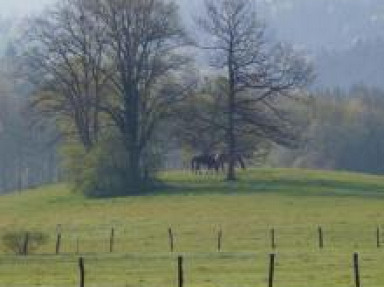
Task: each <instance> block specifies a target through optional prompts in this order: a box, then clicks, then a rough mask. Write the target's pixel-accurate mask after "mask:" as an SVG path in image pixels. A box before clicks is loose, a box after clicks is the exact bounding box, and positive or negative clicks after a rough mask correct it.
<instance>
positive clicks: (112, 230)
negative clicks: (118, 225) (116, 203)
mask: <svg viewBox="0 0 384 287" xmlns="http://www.w3.org/2000/svg"><path fill="white" fill-rule="evenodd" d="M114 242H115V229H114V228H113V227H112V229H111V235H110V238H109V253H112V252H113V245H114Z"/></svg>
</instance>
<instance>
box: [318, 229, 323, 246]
mask: <svg viewBox="0 0 384 287" xmlns="http://www.w3.org/2000/svg"><path fill="white" fill-rule="evenodd" d="M317 231H318V234H319V248H320V249H323V248H324V235H323V229H322V228H321V226H319V227H318V229H317Z"/></svg>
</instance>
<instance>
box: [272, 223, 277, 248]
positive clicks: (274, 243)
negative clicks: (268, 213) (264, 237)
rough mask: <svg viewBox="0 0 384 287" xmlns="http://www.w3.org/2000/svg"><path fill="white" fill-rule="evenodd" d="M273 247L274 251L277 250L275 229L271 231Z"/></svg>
mask: <svg viewBox="0 0 384 287" xmlns="http://www.w3.org/2000/svg"><path fill="white" fill-rule="evenodd" d="M271 247H272V249H276V234H275V229H274V228H272V229H271Z"/></svg>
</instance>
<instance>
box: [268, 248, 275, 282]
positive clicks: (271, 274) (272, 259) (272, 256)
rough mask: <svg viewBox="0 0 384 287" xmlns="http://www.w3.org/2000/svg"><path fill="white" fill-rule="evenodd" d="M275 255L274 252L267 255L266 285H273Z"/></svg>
mask: <svg viewBox="0 0 384 287" xmlns="http://www.w3.org/2000/svg"><path fill="white" fill-rule="evenodd" d="M275 257H276V254H274V253H272V254H270V255H269V276H268V287H273V281H274V276H275Z"/></svg>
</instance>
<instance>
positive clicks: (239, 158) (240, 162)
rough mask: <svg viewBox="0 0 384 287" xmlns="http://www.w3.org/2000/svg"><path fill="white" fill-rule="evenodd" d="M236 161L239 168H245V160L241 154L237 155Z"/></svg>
mask: <svg viewBox="0 0 384 287" xmlns="http://www.w3.org/2000/svg"><path fill="white" fill-rule="evenodd" d="M237 161H238V162H239V164H240V167H241V169H243V170H245V162H244V160H243V158H242V156H241V155H238V156H237Z"/></svg>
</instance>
